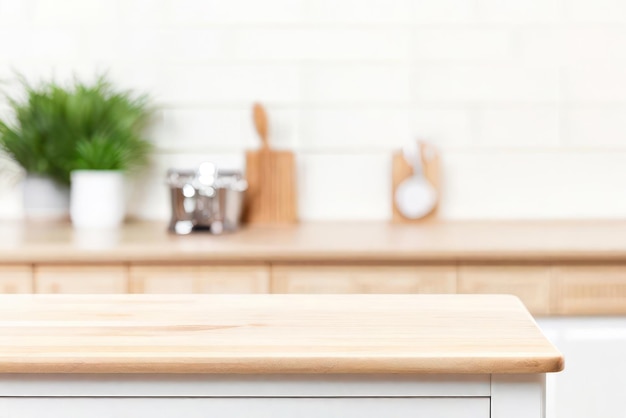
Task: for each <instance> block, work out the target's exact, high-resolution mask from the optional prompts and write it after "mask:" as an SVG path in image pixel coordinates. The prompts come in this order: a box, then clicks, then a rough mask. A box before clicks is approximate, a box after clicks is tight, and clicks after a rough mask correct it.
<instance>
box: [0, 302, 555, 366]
mask: <svg viewBox="0 0 626 418" xmlns="http://www.w3.org/2000/svg"><path fill="white" fill-rule="evenodd" d="M562 369H563V358H562V356H561V354H560V353H559V352H558V351H557V350H556V348H554V347H553V346H552V345H551V344H550V343H549V342H548V341H547V340H546V338H545V337H544V336H543V335H542V334H541V332H540V331H539V329H538V328H537V326H536V324H535V322H534V320H533V319H532V317H531V316H530V314H529V313H528V311H527V310H526V308H525V307H524V306H523V305H522V303H521V302H520V301H519V300H518V299H517V298H515V297H513V296H503V295H487V296H486V295H0V373H544V372H557V371H560V370H562Z"/></svg>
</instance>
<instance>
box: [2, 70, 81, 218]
mask: <svg viewBox="0 0 626 418" xmlns="http://www.w3.org/2000/svg"><path fill="white" fill-rule="evenodd" d="M19 83H20V84H21V86H22V88H23V94H22V95H21V96H20V97H19V98H16V97H8V98H7V99H8V105H9V110H10V112H9V115H8V116H7V118H5V119H4V120H0V149H1V150H2V151H4V153H6V154H7V155H8V156H9V157H10V158H11V159H12V160H14V161H15V162H16V163H17V164H19V165H20V166H21V167H22V168H23V170H24V171H25V173H26V174H25V177H24V181H23V186H22V195H23V205H24V214H25V217H26V218H27V219H36V220H42V219H46V220H49V219H62V218H67V215H68V208H69V184H70V173H69V171H68V170H67V169H66V168H64V167H63V164H62V161H60V160H57V159H55V158H54V157H53V156H52V154H65V155H69V154H71V153H72V152H73V149H74V140H73V138H71V137H69V136H67V135H66V132H65V129H64V128H63V123H62V120H63V118H64V115H65V110H66V102H67V99H68V92H67V91H66V90H64V89H63V88H61V87H59V86H57V85H55V84H54V83H49V82H46V83H41V84H40V85H37V86H32V85H30V84H29V83H27V82H26V81H25V80H24V78H22V77H20V78H19Z"/></svg>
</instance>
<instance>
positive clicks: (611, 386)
mask: <svg viewBox="0 0 626 418" xmlns="http://www.w3.org/2000/svg"><path fill="white" fill-rule="evenodd" d="M538 323H539V326H540V327H541V329H542V330H543V331H544V333H545V334H546V336H547V337H548V338H550V339H551V340H552V343H553V344H555V345H556V347H558V349H559V350H560V351H561V352H562V353H563V355H564V357H565V370H563V371H562V372H560V373H554V374H549V375H548V380H547V383H548V393H547V412H548V414H547V415H546V416H547V418H590V417H602V418H623V417H624V416H626V412H625V411H626V397H625V396H624V395H625V393H626V361H625V360H624V353H626V317H613V318H608V317H595V318H589V317H588V318H583V317H578V318H576V317H562V318H555V317H553V318H540V319H539V320H538Z"/></svg>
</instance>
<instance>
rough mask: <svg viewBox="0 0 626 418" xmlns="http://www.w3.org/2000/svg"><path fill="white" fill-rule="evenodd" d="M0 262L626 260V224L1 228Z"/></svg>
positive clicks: (16, 225)
mask: <svg viewBox="0 0 626 418" xmlns="http://www.w3.org/2000/svg"><path fill="white" fill-rule="evenodd" d="M0 237H1V239H0V263H4V264H7V263H64V262H65V263H73V262H181V261H189V262H193V261H195V262H210V261H218V262H229V261H232V262H242V261H243V262H246V261H249V262H254V261H262V262H266V261H270V262H271V261H331V262H332V261H340V262H346V261H379V262H380V261H382V262H384V261H388V262H398V261H406V262H411V261H435V262H437V261H442V262H450V261H474V260H478V261H480V260H487V261H498V260H504V261H506V260H512V261H567V260H572V261H585V260H586V261H606V260H616V261H620V260H621V261H624V260H626V222H617V221H614V222H608V221H602V222H600V221H598V222H440V223H426V224H419V225H394V224H390V223H384V222H370V223H360V222H353V223H350V222H343V223H336V222H334V223H301V224H299V225H291V226H251V227H246V228H243V229H242V230H241V231H238V232H236V233H233V234H228V235H221V236H213V235H210V234H206V233H197V234H194V235H189V236H175V235H171V234H169V233H168V232H167V231H166V225H165V224H164V223H154V222H140V223H129V224H127V225H125V226H124V227H123V228H121V229H119V230H113V231H96V232H91V231H77V230H73V229H72V227H71V226H70V225H69V224H27V223H22V222H13V223H10V222H3V223H0Z"/></svg>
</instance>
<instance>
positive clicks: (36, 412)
mask: <svg viewBox="0 0 626 418" xmlns="http://www.w3.org/2000/svg"><path fill="white" fill-rule="evenodd" d="M489 404H490V402H489V398H28V397H22V398H0V418H9V417H10V418H41V417H42V416H45V417H46V418H79V417H91V418H136V417H150V418H171V417H185V418H206V417H216V418H218V417H219V418H293V417H298V418H381V417H389V418H415V417H428V418H489V414H490V412H489ZM42 411H45V413H43V415H42Z"/></svg>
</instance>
